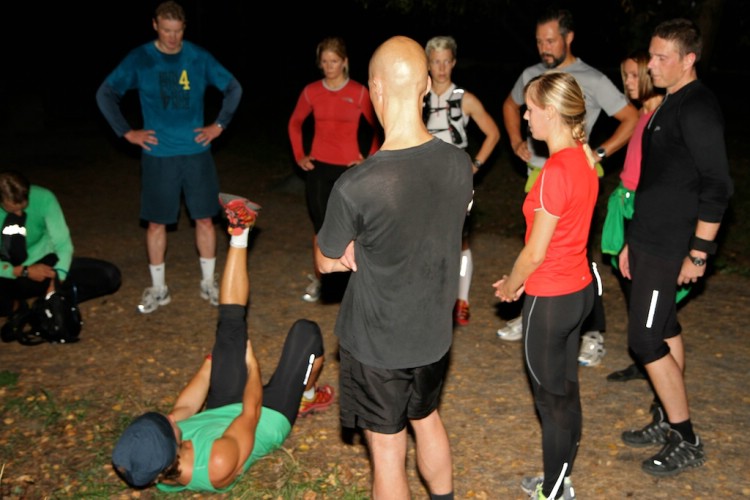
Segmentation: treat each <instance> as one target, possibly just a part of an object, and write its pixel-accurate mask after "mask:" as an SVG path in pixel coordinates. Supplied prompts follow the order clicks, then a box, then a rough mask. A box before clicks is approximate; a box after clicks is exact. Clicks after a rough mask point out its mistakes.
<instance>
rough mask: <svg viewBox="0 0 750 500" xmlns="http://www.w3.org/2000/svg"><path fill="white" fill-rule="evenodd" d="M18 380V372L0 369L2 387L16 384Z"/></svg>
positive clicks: (0, 385)
mask: <svg viewBox="0 0 750 500" xmlns="http://www.w3.org/2000/svg"><path fill="white" fill-rule="evenodd" d="M17 382H18V374H17V373H13V372H9V371H7V370H3V371H0V387H8V386H15V385H16V383H17Z"/></svg>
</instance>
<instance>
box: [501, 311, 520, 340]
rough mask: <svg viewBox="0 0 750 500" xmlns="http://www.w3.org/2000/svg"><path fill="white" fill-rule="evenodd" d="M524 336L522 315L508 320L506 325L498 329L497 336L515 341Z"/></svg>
mask: <svg viewBox="0 0 750 500" xmlns="http://www.w3.org/2000/svg"><path fill="white" fill-rule="evenodd" d="M522 336H523V318H522V317H521V316H519V317H517V318H513V319H512V320H510V321H508V322H507V323H506V324H505V326H504V327H502V328H501V329H499V330H498V331H497V338H499V339H500V340H507V341H509V342H514V341H516V340H521V337H522Z"/></svg>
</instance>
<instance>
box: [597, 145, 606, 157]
mask: <svg viewBox="0 0 750 500" xmlns="http://www.w3.org/2000/svg"><path fill="white" fill-rule="evenodd" d="M595 152H596V156H598V157H599V159H600V160H603V159H604V157H605V156H607V150H606V149H604V148H603V147H601V146H600V147H598V148H596V151H595Z"/></svg>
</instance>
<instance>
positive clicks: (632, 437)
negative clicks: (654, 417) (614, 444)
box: [622, 422, 670, 448]
mask: <svg viewBox="0 0 750 500" xmlns="http://www.w3.org/2000/svg"><path fill="white" fill-rule="evenodd" d="M669 429H670V427H669V424H668V423H666V422H651V423H650V424H648V425H647V426H646V427H644V428H643V429H633V430H629V431H625V432H623V433H622V441H623V442H624V443H625V444H626V445H628V446H633V447H635V448H643V447H645V446H652V445H655V444H664V443H666V442H667V433H669Z"/></svg>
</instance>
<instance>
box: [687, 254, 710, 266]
mask: <svg viewBox="0 0 750 500" xmlns="http://www.w3.org/2000/svg"><path fill="white" fill-rule="evenodd" d="M690 260H692V261H693V264H695V265H696V266H698V267H701V266H705V265H706V259H701V258H700V257H693V256H690Z"/></svg>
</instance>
